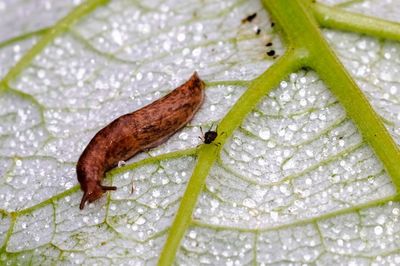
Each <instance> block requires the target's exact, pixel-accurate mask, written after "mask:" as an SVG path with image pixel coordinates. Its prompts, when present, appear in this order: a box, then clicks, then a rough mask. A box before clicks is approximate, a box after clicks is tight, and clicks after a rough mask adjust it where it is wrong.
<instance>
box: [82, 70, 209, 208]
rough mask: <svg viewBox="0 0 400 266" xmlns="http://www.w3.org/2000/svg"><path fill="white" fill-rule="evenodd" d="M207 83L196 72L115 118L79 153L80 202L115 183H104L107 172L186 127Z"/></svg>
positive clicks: (87, 199)
mask: <svg viewBox="0 0 400 266" xmlns="http://www.w3.org/2000/svg"><path fill="white" fill-rule="evenodd" d="M204 87H205V84H204V82H203V81H202V80H201V79H200V78H199V76H198V75H197V73H196V72H194V73H193V75H192V76H191V77H190V79H189V80H188V81H186V82H185V83H184V84H182V85H181V86H179V87H178V88H176V89H174V90H173V91H171V92H170V93H169V94H167V95H165V96H164V97H162V98H161V99H158V100H156V101H154V102H152V103H151V104H149V105H147V106H145V107H143V108H141V109H139V110H137V111H135V112H133V113H129V114H125V115H123V116H120V117H119V118H117V119H115V120H114V121H113V122H111V123H110V124H109V125H107V126H106V127H104V128H103V129H101V130H100V131H99V132H97V134H96V135H95V136H94V137H93V139H92V140H91V141H90V142H89V144H88V145H87V147H86V148H85V150H84V151H83V153H82V155H81V156H80V158H79V160H78V163H77V166H76V171H77V176H78V181H79V183H80V184H81V189H82V190H83V192H84V194H83V197H82V200H81V203H80V205H79V208H80V209H83V208H84V206H85V203H86V202H87V201H88V202H92V201H95V200H97V199H98V198H100V197H101V196H102V195H103V194H104V193H105V192H106V191H108V190H116V189H117V188H116V187H114V186H103V185H101V181H102V179H103V177H104V174H105V172H106V171H108V170H110V169H111V168H113V167H115V166H116V165H118V162H119V161H126V160H128V159H129V158H131V157H132V156H134V155H135V154H137V153H139V152H141V151H143V150H146V149H149V148H153V147H155V146H158V145H159V144H161V143H163V142H165V141H166V140H167V139H168V138H169V137H171V136H172V135H173V134H174V133H176V132H177V131H178V130H179V129H181V128H182V127H184V126H185V125H186V124H187V123H188V122H189V121H190V120H191V119H192V118H193V116H194V114H195V113H196V112H197V110H198V109H199V108H200V106H201V104H202V103H203V100H204Z"/></svg>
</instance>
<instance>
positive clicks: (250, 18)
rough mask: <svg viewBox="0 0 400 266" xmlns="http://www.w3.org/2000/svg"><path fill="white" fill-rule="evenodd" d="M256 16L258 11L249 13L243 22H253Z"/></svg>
mask: <svg viewBox="0 0 400 266" xmlns="http://www.w3.org/2000/svg"><path fill="white" fill-rule="evenodd" d="M255 17H257V13H253V14H251V15H248V16H247V17H245V18H244V19H242V23H246V22H252V21H253V19H254V18H255Z"/></svg>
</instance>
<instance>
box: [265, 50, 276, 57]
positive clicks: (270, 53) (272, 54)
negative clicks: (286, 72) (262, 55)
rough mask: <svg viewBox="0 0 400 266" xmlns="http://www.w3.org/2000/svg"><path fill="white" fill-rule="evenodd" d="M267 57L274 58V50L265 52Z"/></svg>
mask: <svg viewBox="0 0 400 266" xmlns="http://www.w3.org/2000/svg"><path fill="white" fill-rule="evenodd" d="M267 55H268V56H274V55H275V50H271V51H268V52H267Z"/></svg>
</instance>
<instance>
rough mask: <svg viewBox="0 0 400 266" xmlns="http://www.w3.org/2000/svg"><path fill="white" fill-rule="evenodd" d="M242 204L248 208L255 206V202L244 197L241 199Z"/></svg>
mask: <svg viewBox="0 0 400 266" xmlns="http://www.w3.org/2000/svg"><path fill="white" fill-rule="evenodd" d="M243 206H245V207H248V208H255V207H256V202H255V201H254V200H253V199H250V198H246V199H244V200H243Z"/></svg>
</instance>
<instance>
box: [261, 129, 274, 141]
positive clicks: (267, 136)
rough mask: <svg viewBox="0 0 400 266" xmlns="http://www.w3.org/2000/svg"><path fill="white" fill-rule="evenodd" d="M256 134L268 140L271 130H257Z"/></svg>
mask: <svg viewBox="0 0 400 266" xmlns="http://www.w3.org/2000/svg"><path fill="white" fill-rule="evenodd" d="M258 135H259V136H260V138H262V139H263V140H269V139H270V137H271V131H270V130H269V129H268V128H265V129H261V130H260V131H259V132H258Z"/></svg>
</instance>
